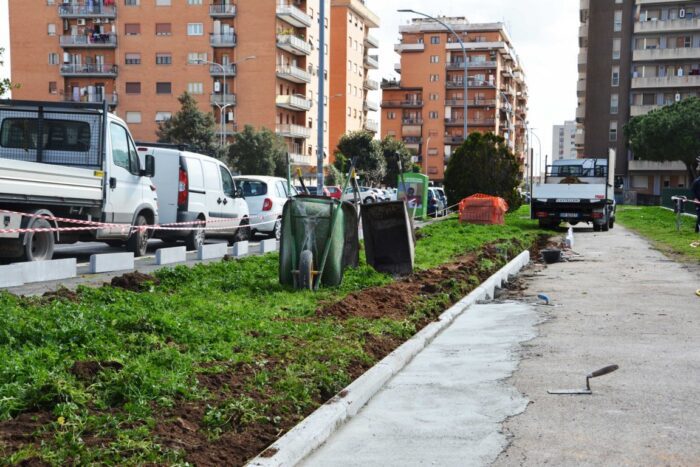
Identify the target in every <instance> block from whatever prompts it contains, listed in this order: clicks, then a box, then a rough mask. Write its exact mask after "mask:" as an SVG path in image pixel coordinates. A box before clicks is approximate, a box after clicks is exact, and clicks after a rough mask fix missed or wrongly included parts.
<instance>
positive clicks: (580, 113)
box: [576, 105, 586, 122]
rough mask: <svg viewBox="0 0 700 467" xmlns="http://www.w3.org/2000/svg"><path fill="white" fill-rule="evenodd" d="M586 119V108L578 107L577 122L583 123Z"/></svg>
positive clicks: (583, 106)
mask: <svg viewBox="0 0 700 467" xmlns="http://www.w3.org/2000/svg"><path fill="white" fill-rule="evenodd" d="M584 118H586V106H585V105H579V106H578V107H576V121H577V122H583V119H584Z"/></svg>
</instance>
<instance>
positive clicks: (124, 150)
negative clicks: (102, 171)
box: [109, 112, 141, 174]
mask: <svg viewBox="0 0 700 467" xmlns="http://www.w3.org/2000/svg"><path fill="white" fill-rule="evenodd" d="M130 113H136V114H139V121H140V117H141V114H140V113H139V112H127V113H126V115H127V122H128V121H129V114H130ZM109 134H110V138H111V141H112V160H113V161H114V165H116V166H117V167H121V168H123V169H126V170H128V171H129V172H131V173H133V174H138V173H139V172H140V170H139V159H138V155H137V153H136V149H135V148H134V145H133V144H132V143H131V141H130V140H129V134H128V133H127V131H126V129H125V128H124V127H122V126H121V125H117V124H116V123H110V131H109Z"/></svg>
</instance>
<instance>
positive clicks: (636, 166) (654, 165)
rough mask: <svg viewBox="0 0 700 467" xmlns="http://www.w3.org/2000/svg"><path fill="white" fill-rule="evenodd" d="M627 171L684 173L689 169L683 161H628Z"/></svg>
mask: <svg viewBox="0 0 700 467" xmlns="http://www.w3.org/2000/svg"><path fill="white" fill-rule="evenodd" d="M627 164H628V165H627V169H628V170H629V171H630V172H683V173H685V172H686V171H687V170H688V169H687V168H686V166H685V164H684V163H683V162H681V161H674V162H656V161H628V162H627Z"/></svg>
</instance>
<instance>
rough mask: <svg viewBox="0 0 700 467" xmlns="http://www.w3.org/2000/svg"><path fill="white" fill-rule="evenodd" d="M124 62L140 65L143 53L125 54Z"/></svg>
mask: <svg viewBox="0 0 700 467" xmlns="http://www.w3.org/2000/svg"><path fill="white" fill-rule="evenodd" d="M124 63H126V64H127V65H140V64H141V54H140V53H127V54H125V56H124Z"/></svg>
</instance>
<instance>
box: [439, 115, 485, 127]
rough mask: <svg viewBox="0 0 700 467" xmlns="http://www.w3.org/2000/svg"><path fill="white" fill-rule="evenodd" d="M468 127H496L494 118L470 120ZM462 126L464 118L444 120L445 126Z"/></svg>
mask: <svg viewBox="0 0 700 467" xmlns="http://www.w3.org/2000/svg"><path fill="white" fill-rule="evenodd" d="M467 124H468V125H469V126H479V127H482V126H495V125H496V119H495V118H480V119H471V120H469V122H467ZM463 125H464V117H451V118H446V119H445V126H463Z"/></svg>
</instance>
